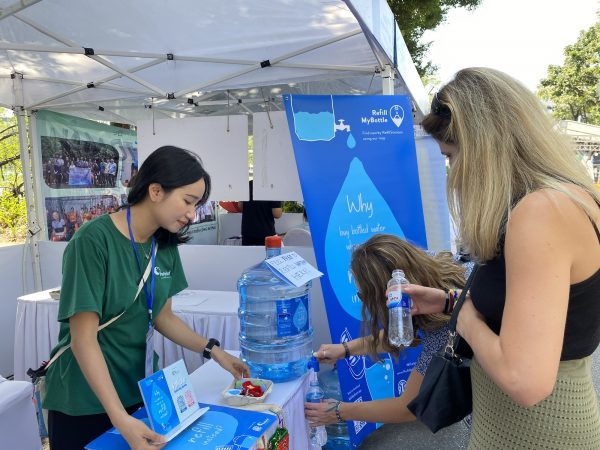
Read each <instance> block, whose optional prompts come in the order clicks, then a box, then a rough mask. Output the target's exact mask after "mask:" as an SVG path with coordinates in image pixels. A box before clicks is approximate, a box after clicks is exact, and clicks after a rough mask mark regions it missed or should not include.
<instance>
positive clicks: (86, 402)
mask: <svg viewBox="0 0 600 450" xmlns="http://www.w3.org/2000/svg"><path fill="white" fill-rule="evenodd" d="M209 194H210V176H209V175H208V173H207V172H206V171H205V170H204V168H203V166H202V163H201V161H200V159H199V158H198V156H196V155H195V154H193V153H191V152H189V151H187V150H183V149H180V148H177V147H171V146H167V147H161V148H159V149H157V150H156V151H154V152H153V153H152V154H150V156H148V158H147V159H146V160H145V162H144V163H143V164H142V166H141V167H140V170H139V172H138V173H137V175H136V177H135V178H134V179H133V180H131V184H130V190H129V194H128V197H127V203H128V204H127V207H125V208H123V209H121V210H119V211H118V212H116V213H114V214H110V215H103V216H100V217H98V218H96V219H94V220H93V221H91V222H89V223H86V224H84V225H83V226H82V227H81V228H80V229H79V230H78V231H77V233H75V234H74V236H73V238H72V239H71V241H70V242H69V244H68V246H67V248H66V249H65V253H64V255H63V280H62V285H61V298H60V305H59V311H58V320H59V321H60V322H61V327H60V333H59V342H58V344H57V346H56V348H55V349H54V350H53V352H52V353H53V355H54V353H56V352H57V351H58V349H59V348H61V347H63V346H65V345H68V344H69V343H70V344H71V348H70V349H68V350H67V351H65V352H64V353H63V354H62V355H61V356H60V358H58V359H57V360H56V362H55V363H54V364H52V365H51V366H50V367H49V368H48V373H47V377H46V381H47V386H48V391H47V394H46V398H45V399H44V408H46V409H48V410H49V415H48V427H49V430H48V431H49V435H50V446H51V448H52V450H77V449H83V447H84V446H85V445H86V444H87V443H89V442H90V441H92V440H93V439H94V438H95V437H97V436H98V435H100V434H101V433H103V432H105V431H106V430H108V429H109V428H110V427H111V426H115V427H116V428H117V429H118V430H119V432H120V433H121V434H122V435H123V437H124V438H125V439H126V440H127V442H128V444H129V445H130V447H131V448H132V449H136V450H141V449H148V450H149V449H156V448H161V447H162V446H163V445H164V444H163V445H161V444H160V443H162V442H164V438H163V437H162V436H161V435H159V434H157V433H155V432H153V431H152V430H150V429H149V428H148V427H147V426H146V425H145V424H144V423H143V422H141V421H139V420H137V419H134V418H133V417H131V416H130V415H129V414H130V413H132V412H133V411H135V410H136V409H137V408H139V407H140V406H141V405H142V403H141V396H140V393H139V389H138V386H137V382H138V381H139V380H140V379H142V378H144V376H146V375H147V374H149V373H151V372H152V371H153V370H156V362H154V364H152V362H151V359H152V358H150V359H147V358H146V355H147V354H148V355H152V354H153V350H152V346H151V344H150V345H149V346H147V345H146V342H147V341H148V342H150V343H151V342H152V338H151V332H152V331H153V330H154V329H156V330H158V331H159V332H160V333H161V334H162V335H164V336H165V337H167V338H168V339H170V340H172V341H173V342H175V343H177V344H179V345H181V346H183V347H185V348H188V349H190V350H193V351H196V352H203V354H204V355H205V357H208V358H210V357H212V358H213V359H214V360H215V361H216V362H217V363H219V364H220V365H221V366H222V367H223V368H224V369H226V370H228V371H229V372H231V373H232V374H233V375H234V376H235V377H236V378H239V377H241V376H242V374H243V373H249V369H248V367H247V366H246V365H245V364H244V363H243V362H242V361H240V360H239V359H237V358H234V357H233V356H231V355H229V354H228V353H226V352H224V351H222V350H221V349H220V348H219V346H218V341H216V340H214V339H206V338H204V337H201V336H198V335H197V334H196V333H194V332H193V331H192V330H191V329H190V328H189V327H188V326H187V325H186V324H185V323H184V322H182V321H181V320H180V319H179V318H178V317H177V316H175V315H174V314H173V312H172V311H171V297H172V296H173V295H175V294H177V293H178V292H180V291H181V290H183V289H185V288H186V287H187V282H186V279H185V275H184V272H183V268H182V265H181V260H180V258H179V252H178V250H177V245H178V244H181V243H183V242H185V241H186V240H188V237H187V236H186V234H185V233H186V231H187V228H188V225H189V223H190V221H191V220H192V219H193V218H194V216H195V212H196V207H197V206H198V205H201V204H203V203H204V202H206V200H207V199H208V196H209ZM148 265H151V270H150V272H149V276H148V278H147V280H146V283H145V286H144V289H142V291H141V292H140V294H139V296H138V297H137V298H136V297H135V295H136V292H137V287H138V283H139V281H140V279H141V278H142V273H143V272H144V271H145V269H146V267H147V266H148ZM134 299H135V301H134ZM123 311H125V313H124V314H123V315H122V316H120V317H119V318H118V319H117V320H115V321H114V322H113V323H111V324H110V325H109V326H107V327H106V328H105V329H103V330H101V331H98V326H99V325H102V324H104V323H106V322H108V321H110V320H111V319H113V318H115V317H117V316H119V315H120V314H121V313H123ZM150 323H152V325H153V326H152V327H150V326H149V324H150ZM149 335H150V338H149V339H147V337H148V336H149ZM146 361H148V363H147V362H146ZM157 443H158V445H157Z"/></svg>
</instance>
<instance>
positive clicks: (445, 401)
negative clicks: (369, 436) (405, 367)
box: [407, 265, 478, 433]
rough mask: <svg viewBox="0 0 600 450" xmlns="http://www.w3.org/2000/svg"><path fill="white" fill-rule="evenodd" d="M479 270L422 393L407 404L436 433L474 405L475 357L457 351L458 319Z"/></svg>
mask: <svg viewBox="0 0 600 450" xmlns="http://www.w3.org/2000/svg"><path fill="white" fill-rule="evenodd" d="M477 269H478V266H477V265H475V267H473V270H472V271H471V275H470V276H469V279H468V280H467V283H466V284H465V288H464V289H463V290H462V292H461V294H460V296H459V297H458V300H457V302H456V305H455V306H454V310H453V311H452V317H451V318H450V322H449V323H448V328H449V331H448V342H447V343H446V347H445V348H444V349H443V350H440V351H439V352H437V353H436V354H435V355H433V357H432V358H431V362H430V363H429V367H427V371H426V372H425V377H424V378H423V383H422V384H421V388H420V389H419V393H418V394H417V396H416V397H415V398H414V399H413V400H412V401H411V402H410V403H409V404H408V405H407V408H408V410H409V411H410V412H412V413H413V414H414V415H415V416H416V417H417V419H419V420H420V421H421V422H423V423H424V424H425V425H426V426H427V427H428V428H429V429H430V430H431V431H433V432H434V433H435V432H436V431H438V430H440V429H442V428H445V427H447V426H449V425H452V424H453V423H456V422H458V421H459V420H461V419H463V418H464V417H466V416H467V415H468V414H470V413H471V410H472V408H473V400H472V397H471V371H470V365H471V359H469V358H464V357H461V356H460V355H459V354H457V353H456V347H457V346H458V343H459V341H460V336H459V335H458V334H457V333H456V320H457V318H458V313H459V312H460V309H461V307H462V305H463V303H464V300H465V296H466V295H467V292H468V290H469V288H470V287H471V284H472V283H473V278H474V277H475V274H476V273H477Z"/></svg>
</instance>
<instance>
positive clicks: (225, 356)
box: [211, 346, 250, 380]
mask: <svg viewBox="0 0 600 450" xmlns="http://www.w3.org/2000/svg"><path fill="white" fill-rule="evenodd" d="M211 357H212V359H214V360H215V361H216V362H217V363H218V364H219V365H220V366H221V367H222V368H223V369H225V370H226V371H228V372H229V373H231V375H233V377H234V378H235V379H236V380H237V379H239V378H243V377H248V376H250V368H249V367H248V366H247V365H246V363H244V362H243V361H242V360H241V359H239V358H236V357H235V356H233V355H230V354H229V353H227V352H225V351H223V350H221V349H220V348H219V347H217V346H215V347H213V349H212V352H211Z"/></svg>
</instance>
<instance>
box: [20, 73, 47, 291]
mask: <svg viewBox="0 0 600 450" xmlns="http://www.w3.org/2000/svg"><path fill="white" fill-rule="evenodd" d="M14 81H15V84H14V93H15V101H16V103H20V104H21V105H22V104H23V76H22V75H21V74H15V77H14ZM13 111H14V112H15V115H16V116H17V127H18V129H19V148H20V154H21V167H22V170H23V186H24V188H25V204H26V206H27V225H28V231H29V234H30V236H31V242H30V245H29V249H30V252H31V258H32V261H31V263H32V266H33V275H34V287H35V290H36V291H40V290H41V289H42V272H41V267H40V252H39V245H38V242H39V233H40V231H41V227H40V225H39V223H38V219H37V213H36V207H35V199H34V196H33V191H34V190H33V177H32V175H31V158H30V153H29V143H28V140H27V121H26V117H27V112H26V111H25V109H24V108H23V107H22V106H18V105H17V106H14V107H13Z"/></svg>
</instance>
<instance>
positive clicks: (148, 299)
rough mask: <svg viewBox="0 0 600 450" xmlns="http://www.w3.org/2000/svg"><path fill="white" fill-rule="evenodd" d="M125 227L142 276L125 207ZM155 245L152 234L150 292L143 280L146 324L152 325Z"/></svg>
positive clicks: (142, 271) (128, 214) (129, 209)
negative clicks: (146, 311) (146, 309)
mask: <svg viewBox="0 0 600 450" xmlns="http://www.w3.org/2000/svg"><path fill="white" fill-rule="evenodd" d="M127 227H128V228H129V239H130V241H131V246H132V247H133V252H134V253H135V260H136V261H137V265H138V268H139V269H140V272H141V273H142V277H143V276H144V268H142V264H141V262H140V255H139V254H138V251H137V247H136V246H135V240H134V239H133V231H132V230H131V208H127ZM155 246H156V238H155V237H154V236H152V250H151V253H150V254H151V260H152V263H151V265H150V293H148V285H147V284H146V282H145V281H144V295H145V296H146V303H147V304H148V326H149V327H151V326H152V303H153V302H154V263H155V255H154V248H155Z"/></svg>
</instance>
